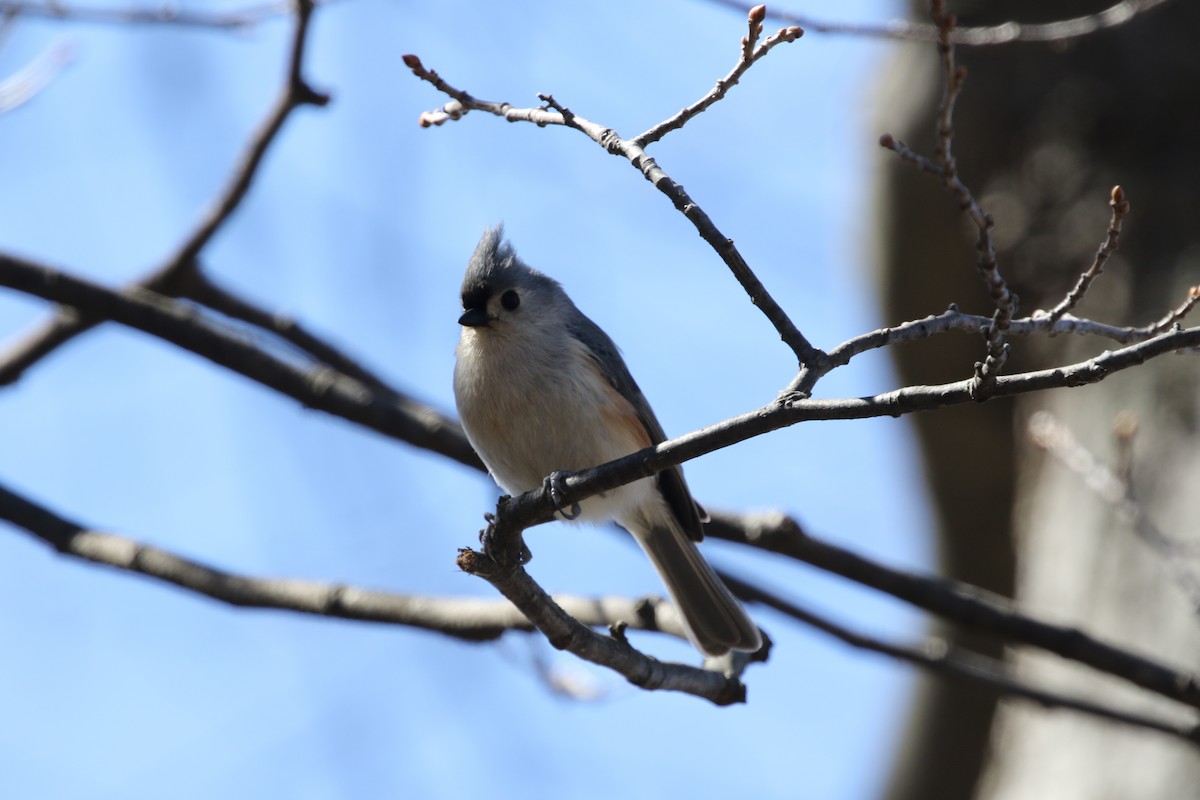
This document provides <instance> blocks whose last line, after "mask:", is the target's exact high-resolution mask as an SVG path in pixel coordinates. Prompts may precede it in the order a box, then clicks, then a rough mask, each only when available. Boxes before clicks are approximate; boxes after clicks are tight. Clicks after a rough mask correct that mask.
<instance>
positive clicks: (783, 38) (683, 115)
mask: <svg viewBox="0 0 1200 800" xmlns="http://www.w3.org/2000/svg"><path fill="white" fill-rule="evenodd" d="M766 8H767V7H766V6H761V5H760V6H755V7H754V8H751V9H750V10H749V12H748V13H747V24H748V26H749V33H748V35H747V36H746V37H745V38H744V39H742V50H741V57H740V58H739V59H738V63H737V64H736V65H734V67H733V69H732V70H730V72H729V74H728V75H726V76H725V77H724V78H721V79H720V80H719V81H717V85H716V86H714V87H713V88H712V90H711V91H710V92H709V93H708V94H706V95H704V97H701V98H700V99H699V100H697V101H696V102H695V103H692V104H691V105H690V106H688V107H687V108H685V109H683V110H682V111H680V112H679V113H678V114H676V115H675V116H673V117H671V118H670V119H665V120H663V121H662V122H660V123H658V124H657V125H655V126H654V127H653V128H651V129H650V130H648V131H646V132H645V133H641V134H638V135H637V136H635V137H633V139H631V140H630V141H631V142H633V143H634V144H635V145H637V146H638V147H647V146H649V145H651V144H653V143H654V142H657V141H659V140H660V139H662V138H663V137H664V136H666V135H667V134H668V133H670V132H671V131H676V130H679V129H680V128H682V127H683V126H684V125H686V124H687V123H688V120H690V119H692V118H693V117H695V116H696V115H697V114H700V113H703V112H704V111H705V110H707V109H708V107H709V106H711V105H712V104H713V103H716V102H718V101H720V100H721V99H722V98H724V97H725V93H726V92H728V91H729V90H730V89H731V88H733V87H734V86H736V85H737V82H738V81H739V80H741V79H742V75H744V74H745V73H746V70H748V69H750V67H751V66H753V64H754V62H755V61H758V60H759V59H760V58H762V57H763V56H765V55H766V54H767V53H769V52H770V51H771V48H773V47H775V46H776V45H778V44H783V43H785V42H794V41H796V40H797V39H799V38H800V37H801V36H803V35H804V31H803V29H801V28H798V27H795V26H792V27H790V28H781V29H780V30H779V31H778V32H776V33H775V34H774V35H773V36H770V37H768V38H767V40H766V41H765V42H763V43H762V44H760V45H758V47H757V48H756V47H755V44H756V43H757V42H758V37H759V36H761V35H762V30H763V27H762V21H763V17H764V15H765V14H766Z"/></svg>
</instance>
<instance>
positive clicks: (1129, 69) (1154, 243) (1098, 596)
mask: <svg viewBox="0 0 1200 800" xmlns="http://www.w3.org/2000/svg"><path fill="white" fill-rule="evenodd" d="M1110 4H1111V3H1109V2H1107V0H1090V1H1089V2H1078V1H1077V0H1074V1H1072V2H1059V3H1038V2H1029V1H1020V2H987V0H979V1H978V2H961V3H954V2H951V3H950V10H951V11H953V12H956V13H957V14H958V16H959V24H960V25H986V24H995V23H999V22H1004V21H1007V20H1018V21H1020V22H1042V21H1049V20H1054V19H1063V18H1067V17H1073V16H1078V15H1082V14H1088V13H1094V12H1096V11H1099V10H1101V9H1103V8H1104V7H1106V6H1108V5H1110ZM917 6H918V7H917V8H916V9H915V12H914V18H918V19H920V18H924V17H925V16H927V13H928V6H927V5H926V4H924V3H920V4H917ZM1198 32H1200V4H1196V3H1189V2H1183V0H1180V1H1179V2H1173V3H1170V4H1167V5H1166V6H1165V7H1162V8H1158V9H1156V10H1154V11H1150V12H1147V13H1145V14H1144V15H1143V16H1141V17H1139V18H1137V19H1135V20H1134V21H1132V22H1131V23H1129V24H1127V25H1125V26H1122V27H1119V28H1117V29H1115V30H1110V31H1104V32H1100V33H1096V34H1093V35H1091V36H1090V37H1087V38H1084V39H1082V40H1077V41H1075V42H1074V43H1070V44H1067V45H1057V46H1055V45H1037V44H1015V45H1008V46H1004V47H992V48H978V49H965V48H964V49H960V50H959V51H958V61H959V64H960V65H963V66H966V67H967V68H968V70H969V76H968V79H967V83H966V88H965V90H964V93H963V95H962V96H961V97H960V99H959V103H958V107H957V113H956V115H955V132H956V133H955V153H956V155H957V158H958V163H959V171H960V174H961V175H962V178H963V180H964V181H965V182H966V183H967V184H968V185H969V186H970V187H971V188H972V189H973V191H974V193H975V195H976V198H977V199H979V200H980V202H981V203H982V205H983V207H984V208H985V210H987V211H989V212H991V213H992V215H993V217H994V218H995V221H996V230H995V234H996V240H997V245H998V248H999V263H1000V268H1001V271H1002V272H1003V274H1004V275H1005V276H1006V277H1007V278H1008V280H1009V281H1010V283H1011V284H1012V286H1013V288H1014V289H1015V291H1016V292H1017V293H1018V294H1019V295H1020V298H1021V314H1022V315H1024V314H1028V313H1030V312H1032V311H1033V310H1034V309H1036V308H1049V307H1050V306H1052V305H1054V303H1056V302H1057V301H1058V300H1059V299H1061V298H1062V297H1063V296H1064V295H1065V294H1066V292H1067V291H1068V290H1069V289H1070V287H1071V286H1072V285H1073V284H1074V281H1075V280H1076V278H1077V277H1078V275H1079V273H1080V272H1082V271H1083V270H1084V269H1085V268H1086V267H1087V266H1088V265H1089V264H1090V263H1091V260H1092V256H1093V254H1094V253H1095V250H1096V248H1097V246H1098V245H1099V244H1100V242H1101V241H1102V240H1103V238H1104V235H1105V232H1106V230H1107V226H1108V214H1109V210H1108V208H1107V206H1106V205H1105V204H1106V202H1107V200H1108V197H1109V192H1110V190H1111V188H1112V186H1113V185H1115V184H1120V185H1122V186H1123V187H1124V188H1125V190H1126V192H1127V194H1128V197H1129V199H1130V200H1131V202H1132V205H1133V214H1132V215H1131V217H1130V218H1129V219H1128V220H1127V221H1126V224H1125V231H1124V235H1123V236H1122V239H1121V245H1120V250H1119V251H1118V252H1117V254H1116V256H1114V258H1113V259H1112V260H1111V261H1110V262H1109V265H1108V268H1107V270H1106V272H1105V273H1104V275H1103V276H1102V277H1101V278H1100V279H1099V280H1098V281H1097V282H1096V283H1095V284H1094V285H1093V288H1092V290H1091V292H1090V293H1089V294H1088V296H1087V297H1086V298H1085V300H1084V301H1083V302H1082V304H1081V305H1080V307H1079V309H1078V314H1079V315H1080V316H1088V317H1093V318H1098V319H1102V320H1104V321H1107V322H1115V323H1120V324H1138V325H1142V324H1146V323H1148V322H1150V321H1152V320H1154V319H1158V318H1160V317H1161V316H1162V315H1163V314H1164V312H1165V311H1166V310H1167V309H1169V308H1173V307H1175V306H1177V305H1178V304H1179V303H1180V302H1181V301H1182V300H1183V299H1184V297H1185V296H1186V290H1187V286H1188V285H1189V284H1196V283H1200V238H1198V237H1197V233H1196V231H1197V226H1198V223H1200V153H1198V152H1197V150H1198V146H1200V47H1197V46H1196V36H1197V34H1198ZM889 66H890V68H889V69H887V70H886V75H887V76H888V77H887V78H886V79H885V81H886V83H887V85H886V86H884V87H882V89H883V90H882V91H881V93H880V99H881V106H882V109H881V112H880V115H879V119H880V131H889V132H892V133H894V134H895V135H896V136H897V137H898V138H901V139H903V140H904V141H906V142H908V143H909V144H910V145H911V146H913V147H915V148H917V149H918V150H920V151H923V152H926V153H932V152H933V149H934V145H933V141H934V116H935V110H936V108H937V104H938V100H939V96H940V91H941V88H940V87H941V79H940V76H939V74H938V70H939V63H938V60H937V56H936V53H935V51H934V48H933V47H932V46H920V45H906V46H905V47H904V48H903V52H902V53H901V55H900V56H899V57H898V63H896V64H893V65H889ZM882 156H883V157H882V158H881V167H880V175H881V179H882V181H881V182H882V191H881V192H880V193H879V198H878V202H879V214H878V216H879V217H880V219H881V220H882V221H883V227H882V233H881V236H880V240H879V244H878V251H879V258H878V259H877V263H879V265H880V269H881V274H880V286H881V288H882V290H883V292H882V293H883V298H884V313H885V318H886V321H887V322H888V323H895V322H899V321H901V320H906V319H913V318H916V317H920V316H924V315H926V314H929V313H936V312H938V311H940V310H943V309H944V308H945V307H946V306H947V305H948V304H949V303H951V302H956V303H958V304H959V305H960V306H961V307H963V308H964V310H967V311H973V312H976V313H984V314H987V313H990V308H989V307H988V299H987V295H986V292H985V290H984V288H983V284H982V282H981V281H980V279H979V278H978V276H977V274H976V271H975V269H974V266H973V265H974V263H975V250H974V241H975V233H974V230H973V228H970V227H969V226H968V225H967V223H966V220H965V218H964V217H963V215H962V214H961V213H960V212H959V211H958V209H957V206H956V204H955V203H954V201H953V200H952V199H951V197H950V196H949V194H948V193H947V192H945V191H944V190H943V189H942V188H941V186H940V185H939V184H938V182H937V180H936V179H934V178H932V177H931V176H929V175H925V174H921V173H919V172H918V171H917V170H915V169H913V168H912V167H911V166H910V165H906V164H902V163H901V162H900V161H899V159H897V158H895V157H894V156H893V155H892V154H891V153H883V154H882ZM1109 346H1110V345H1109V344H1107V343H1103V342H1099V341H1096V340H1084V339H1078V338H1076V339H1070V340H1069V339H1066V338H1060V339H1054V340H1050V341H1042V342H1034V341H1026V340H1017V341H1015V342H1014V343H1013V350H1014V357H1013V359H1012V360H1011V361H1010V362H1009V366H1008V368H1007V369H1008V370H1009V371H1017V370H1020V369H1027V368H1036V367H1039V366H1044V365H1047V364H1048V363H1049V359H1050V358H1054V359H1059V360H1060V363H1065V362H1063V361H1061V359H1063V358H1064V357H1066V358H1068V360H1079V359H1083V358H1086V357H1087V356H1088V355H1093V354H1096V353H1099V352H1100V351H1102V350H1104V349H1106V348H1107V347H1109ZM892 352H893V354H894V355H895V357H896V364H897V369H898V370H899V373H900V378H901V381H902V383H904V384H906V385H907V384H914V383H933V382H938V381H944V380H953V379H961V378H964V377H967V376H969V374H970V369H971V365H972V364H973V363H974V362H975V361H977V360H979V359H980V358H981V357H982V354H983V343H982V340H981V339H978V338H972V337H957V338H947V337H942V339H941V340H939V341H936V342H930V343H926V344H921V345H919V346H912V347H905V348H894V349H892ZM1198 384H1200V380H1198V377H1197V368H1196V361H1195V358H1194V356H1193V357H1191V358H1190V359H1183V358H1175V359H1172V358H1168V359H1162V360H1159V361H1156V362H1154V363H1151V364H1148V365H1146V366H1145V367H1144V368H1142V369H1139V370H1136V371H1133V372H1130V373H1128V374H1127V375H1124V376H1117V377H1116V378H1115V379H1110V380H1108V381H1106V382H1104V383H1103V384H1102V385H1099V386H1093V387H1088V388H1085V389H1081V390H1075V391H1060V392H1055V393H1053V394H1045V395H1037V396H1031V397H1025V398H1020V399H1019V400H1018V401H1016V402H1013V401H1008V400H999V401H993V402H990V403H986V404H983V405H980V406H977V407H973V408H957V409H944V410H942V411H940V412H939V413H938V414H937V415H936V417H935V416H917V417H915V418H914V419H915V424H916V426H917V431H918V435H919V439H920V442H921V447H922V451H923V460H924V468H925V474H926V476H927V479H928V485H929V489H930V492H931V493H932V496H933V499H934V503H935V505H936V509H937V518H938V521H939V526H940V528H939V530H940V534H939V536H940V539H939V542H938V547H939V554H940V558H941V564H942V569H943V572H944V574H947V575H949V576H952V577H955V578H959V579H962V580H965V581H968V582H970V583H973V584H977V585H980V586H984V587H986V588H988V589H991V590H993V591H996V592H999V593H1001V594H1004V595H1012V596H1015V597H1016V598H1017V600H1018V602H1019V603H1020V604H1021V605H1022V606H1023V607H1024V608H1026V609H1027V610H1029V611H1031V612H1033V613H1035V614H1037V615H1039V616H1043V617H1046V618H1047V619H1051V620H1055V621H1059V622H1064V623H1069V624H1073V625H1077V626H1080V627H1082V628H1085V629H1087V630H1088V631H1090V632H1092V633H1093V634H1095V635H1098V636H1101V637H1103V638H1105V639H1108V640H1111V641H1114V642H1117V643H1120V644H1122V645H1125V646H1128V647H1131V648H1133V649H1135V650H1140V651H1145V652H1147V653H1153V654H1156V655H1157V656H1158V657H1159V658H1161V659H1162V660H1164V661H1166V662H1167V663H1173V664H1177V665H1179V666H1181V667H1184V668H1186V667H1187V666H1188V665H1192V664H1196V663H1197V662H1200V618H1198V617H1197V616H1196V613H1195V611H1194V609H1192V608H1191V607H1190V606H1189V603H1188V598H1187V596H1186V595H1185V594H1184V593H1183V592H1181V591H1180V590H1179V589H1178V587H1177V586H1175V585H1174V584H1173V583H1171V581H1170V580H1169V579H1168V569H1167V568H1166V567H1165V565H1164V563H1163V561H1162V559H1161V558H1160V557H1159V556H1157V555H1155V554H1153V553H1151V552H1150V551H1149V549H1148V548H1147V547H1146V546H1145V545H1144V544H1143V543H1141V542H1140V541H1138V540H1136V538H1135V537H1134V534H1133V532H1132V531H1131V530H1130V529H1129V526H1128V525H1127V524H1125V523H1122V522H1121V521H1120V520H1118V519H1116V517H1115V515H1114V513H1113V512H1112V509H1111V508H1109V507H1108V506H1106V505H1105V504H1103V502H1102V501H1100V500H1098V499H1097V498H1096V497H1095V495H1093V494H1092V493H1091V492H1090V491H1089V490H1088V489H1087V487H1086V486H1085V485H1084V482H1083V481H1082V480H1081V479H1080V477H1079V476H1077V475H1074V474H1072V473H1070V472H1069V471H1067V470H1066V469H1065V468H1064V467H1063V466H1062V465H1061V464H1059V463H1058V462H1057V461H1055V460H1053V459H1049V458H1046V457H1044V456H1043V455H1042V454H1041V453H1040V452H1039V451H1037V450H1035V449H1034V448H1033V447H1032V446H1031V445H1030V444H1029V443H1028V441H1027V438H1026V436H1025V433H1024V429H1025V424H1026V422H1027V421H1028V419H1029V417H1030V415H1031V414H1032V413H1033V412H1034V411H1037V410H1039V409H1046V410H1050V411H1052V412H1053V413H1054V414H1056V415H1057V416H1058V417H1059V418H1060V419H1061V420H1062V421H1063V422H1064V423H1065V424H1067V425H1068V426H1070V428H1071V429H1072V430H1073V431H1074V432H1075V434H1076V436H1077V437H1078V438H1079V439H1080V440H1081V441H1082V442H1083V443H1084V444H1086V445H1087V446H1088V447H1089V448H1090V449H1091V450H1092V451H1093V452H1094V453H1095V454H1096V455H1097V456H1098V457H1100V458H1101V459H1103V460H1105V461H1107V462H1108V463H1110V464H1112V463H1114V457H1113V456H1114V445H1113V443H1114V436H1113V433H1112V425H1113V419H1114V416H1115V415H1116V414H1117V413H1118V412H1119V411H1122V410H1129V411H1132V412H1133V413H1134V414H1135V415H1136V417H1137V419H1138V420H1139V423H1140V426H1139V433H1138V435H1137V438H1136V440H1135V445H1134V462H1133V482H1134V485H1135V487H1136V489H1137V493H1138V496H1139V497H1140V499H1141V500H1142V501H1143V502H1144V503H1145V505H1146V508H1147V509H1148V511H1149V513H1150V516H1151V517H1152V519H1153V520H1154V521H1155V522H1156V523H1157V524H1158V526H1159V527H1160V528H1162V529H1163V530H1165V531H1166V532H1168V533H1169V534H1171V535H1173V536H1175V537H1178V538H1182V539H1186V540H1188V541H1190V542H1193V543H1196V542H1197V540H1200V522H1198V521H1197V513H1196V506H1195V501H1194V499H1193V498H1194V495H1195V493H1196V492H1197V491H1198V490H1200V441H1198V439H1200V432H1198V431H1197V422H1198V417H1200V414H1198V412H1200V397H1198V395H1200V392H1198ZM1196 566H1198V567H1200V563H1198V564H1197V565H1196ZM944 632H945V633H946V634H947V635H949V636H951V637H952V638H954V639H956V640H958V641H965V643H966V644H970V645H973V646H976V647H982V649H983V650H984V651H985V652H990V653H992V654H998V653H999V650H998V648H997V646H996V645H995V644H991V645H987V644H982V645H981V643H979V642H977V641H970V640H965V639H964V637H962V636H960V635H959V634H957V633H956V632H954V631H944ZM1010 658H1011V659H1012V661H1013V663H1015V664H1016V665H1017V666H1018V668H1019V669H1020V670H1021V671H1022V673H1023V674H1024V675H1026V676H1027V677H1029V678H1030V679H1033V680H1036V681H1038V682H1046V683H1049V684H1050V685H1052V686H1055V687H1058V688H1061V689H1063V690H1067V691H1071V692H1073V693H1079V694H1086V695H1090V696H1093V697H1098V698H1103V699H1115V700H1116V701H1117V702H1121V703H1122V704H1124V705H1126V706H1127V707H1131V708H1139V709H1144V710H1156V709H1154V708H1153V706H1154V705H1155V704H1154V703H1153V702H1152V701H1151V700H1148V699H1147V698H1145V697H1144V696H1143V695H1141V694H1139V693H1134V692H1131V691H1129V690H1127V689H1126V687H1124V686H1118V685H1115V682H1113V681H1105V680H1101V679H1098V678H1094V677H1093V676H1091V675H1088V674H1087V673H1086V671H1084V670H1082V669H1076V668H1074V667H1072V666H1070V665H1067V664H1065V663H1063V662H1061V661H1059V660H1057V659H1049V658H1037V659H1035V658H1027V657H1025V655H1024V654H1022V653H1020V652H1017V653H1012V654H1010ZM1198 787H1200V755H1198V754H1197V752H1196V751H1195V750H1194V749H1189V748H1187V747H1186V746H1184V745H1182V744H1177V743H1174V742H1168V741H1167V740H1166V739H1165V738H1159V737H1156V736H1154V735H1153V734H1149V733H1143V732H1134V731H1131V730H1130V729H1127V728H1122V727H1118V726H1111V725H1105V724H1102V723H1097V722H1094V721H1091V720H1089V719H1086V718H1083V717H1079V716H1076V715H1072V714H1068V713H1063V712H1059V713H1055V712H1046V711H1044V710H1042V709H1038V708H1031V707H1029V706H1026V705H1011V706H1010V705H1007V704H1002V705H1001V706H1000V707H999V708H997V707H996V703H995V698H994V696H992V695H990V694H989V693H987V692H983V691H980V690H977V689H973V688H966V687H961V686H956V685H951V684H945V683H943V682H934V681H927V682H925V683H923V684H922V687H921V689H920V691H919V692H918V696H917V698H916V700H915V701H914V706H913V711H912V716H911V719H910V721H909V728H908V731H907V735H906V737H905V745H904V748H903V749H902V752H901V753H900V755H899V757H898V760H897V763H896V765H895V769H894V773H893V776H892V783H891V786H890V791H889V797H891V798H897V799H899V798H903V799H905V800H907V799H908V798H912V800H917V799H918V798H920V800H927V799H928V798H956V797H971V796H978V797H982V798H988V800H1000V799H1001V798H1021V799H1024V798H1034V797H1053V798H1056V800H1065V799H1068V798H1089V799H1091V798H1098V797H1120V798H1125V797H1138V798H1182V797H1194V796H1197V794H1198V793H1200V788H1198Z"/></svg>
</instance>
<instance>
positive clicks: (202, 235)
mask: <svg viewBox="0 0 1200 800" xmlns="http://www.w3.org/2000/svg"><path fill="white" fill-rule="evenodd" d="M313 8H314V3H313V0H297V1H296V3H295V9H296V29H295V33H294V35H293V37H292V43H291V48H290V56H289V63H288V68H287V80H286V82H285V84H284V88H283V90H282V92H281V93H280V95H279V98H278V99H277V100H276V102H275V105H274V107H273V108H272V109H271V112H270V113H269V114H268V115H267V118H266V119H265V120H264V121H263V123H262V125H261V126H260V127H259V129H258V131H257V132H256V133H255V134H254V136H253V137H252V138H251V141H250V143H249V145H248V146H247V148H246V151H245V152H244V153H243V154H242V157H241V160H240V161H239V163H238V164H237V165H236V167H235V169H234V171H233V173H232V175H231V176H230V179H229V183H228V185H227V186H226V187H225V189H224V190H223V191H222V192H221V193H220V194H219V195H218V197H217V198H216V199H215V200H214V202H213V204H212V206H211V207H210V208H209V209H208V211H207V212H206V213H205V214H204V215H203V216H202V218H201V219H200V221H199V223H198V224H197V227H196V229H195V230H194V231H193V232H192V233H191V234H190V235H188V237H187V238H186V239H185V240H184V242H183V243H182V244H181V245H180V246H179V248H178V249H177V250H176V252H175V253H174V254H172V255H171V256H170V257H169V258H168V259H167V260H166V261H165V262H164V263H163V264H162V266H160V267H159V268H158V269H156V270H155V271H154V272H153V273H151V274H150V275H147V276H145V277H144V278H142V279H141V280H140V281H139V282H138V283H137V284H135V285H136V286H141V287H143V288H146V289H150V290H151V291H155V292H160V293H162V294H168V295H173V294H177V293H178V289H177V287H178V286H180V285H181V284H184V283H186V282H187V281H188V280H189V279H190V278H191V273H193V272H195V271H196V270H197V265H196V258H197V257H198V256H199V254H200V251H201V250H203V249H204V247H205V246H206V245H207V244H208V243H209V241H211V239H212V237H213V236H214V235H215V234H216V232H217V230H218V229H220V227H221V226H222V225H224V224H225V221H226V220H228V219H229V217H230V216H231V215H232V214H233V212H234V211H236V210H237V208H238V206H239V205H240V204H241V202H242V200H243V199H244V198H245V196H246V194H247V192H249V190H250V185H251V183H253V181H254V177H255V175H256V174H257V173H258V168H259V166H260V165H261V164H262V160H263V156H264V155H266V152H267V149H268V148H269V147H270V146H271V144H272V143H273V142H274V141H275V138H276V137H277V136H278V134H279V131H280V130H281V129H282V128H283V124H284V122H286V121H287V118H288V117H289V116H290V115H291V113H292V112H293V111H294V110H295V109H297V108H299V107H300V106H302V105H316V106H323V105H325V104H326V103H327V102H329V97H328V96H327V95H324V94H321V93H319V92H317V91H315V90H314V89H312V88H311V87H310V86H309V85H308V84H307V83H305V81H304V79H303V77H302V75H301V70H302V68H303V62H304V53H305V44H306V42H307V39H308V27H309V20H310V19H311V17H312V12H313ZM94 324H95V320H91V319H86V318H83V317H80V316H79V315H77V314H64V313H58V314H56V315H55V316H54V317H53V318H52V319H51V320H49V321H48V322H46V323H44V324H42V325H40V326H39V327H38V328H37V329H35V330H34V331H33V332H32V333H31V334H29V335H27V336H26V337H24V338H23V339H21V340H20V341H19V342H18V343H17V344H16V345H15V346H14V347H13V348H11V349H10V350H9V351H8V352H7V353H5V354H3V355H2V356H0V386H4V385H6V384H10V383H14V382H15V381H17V380H19V379H20V378H21V375H22V374H23V373H24V372H25V370H27V369H29V367H31V366H33V365H34V364H35V363H37V362H38V361H40V360H41V359H42V358H44V357H45V356H47V355H49V354H50V353H52V352H53V351H54V350H55V349H57V348H58V347H59V346H60V345H62V344H65V343H66V342H68V341H70V340H71V339H73V338H74V337H75V336H78V335H79V334H81V333H83V332H85V331H87V330H89V329H90V328H91V327H92V326H93V325H94Z"/></svg>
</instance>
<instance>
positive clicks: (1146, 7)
mask: <svg viewBox="0 0 1200 800" xmlns="http://www.w3.org/2000/svg"><path fill="white" fill-rule="evenodd" d="M710 2H713V3H717V4H719V5H722V6H726V7H728V8H733V9H736V10H738V11H749V9H750V4H749V3H748V2H745V0H710ZM1167 2H1168V0H1122V1H1121V2H1119V3H1115V4H1113V5H1111V6H1109V7H1108V8H1106V9H1104V10H1103V11H1098V12H1096V13H1095V14H1086V15H1084V16H1081V17H1071V18H1070V19H1063V20H1057V21H1055V22H1043V23H1037V24H1030V23H1021V22H1004V23H1001V24H1000V25H983V26H977V27H962V28H957V29H955V31H954V32H953V33H952V34H951V37H950V40H951V41H952V42H953V43H954V44H955V45H958V46H959V47H988V46H995V45H1004V44H1011V43H1013V42H1042V43H1045V42H1055V43H1059V42H1068V41H1071V40H1073V39H1079V38H1081V37H1084V36H1090V35H1091V34H1093V33H1096V32H1097V31H1103V30H1109V29H1111V28H1117V27H1120V26H1121V25H1125V24H1127V23H1129V22H1132V21H1133V19H1134V18H1135V17H1137V16H1139V15H1140V14H1144V13H1145V12H1147V11H1150V10H1151V9H1154V8H1157V7H1159V6H1162V5H1166V4H1167ZM767 16H768V17H770V18H771V19H774V20H776V21H779V22H783V23H784V24H787V25H799V26H801V27H803V28H806V29H808V30H811V31H813V32H815V33H827V34H843V35H849V36H870V37H876V38H884V39H899V40H902V41H912V42H936V41H937V40H938V36H939V32H938V29H937V26H935V25H927V24H920V23H913V22H888V23H884V24H871V23H866V24H860V23H853V22H830V21H828V20H820V19H814V18H813V17H810V16H807V15H804V14H795V13H792V12H790V11H780V10H777V9H776V8H775V6H773V5H772V6H771V7H770V8H769V9H768V10H767Z"/></svg>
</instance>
